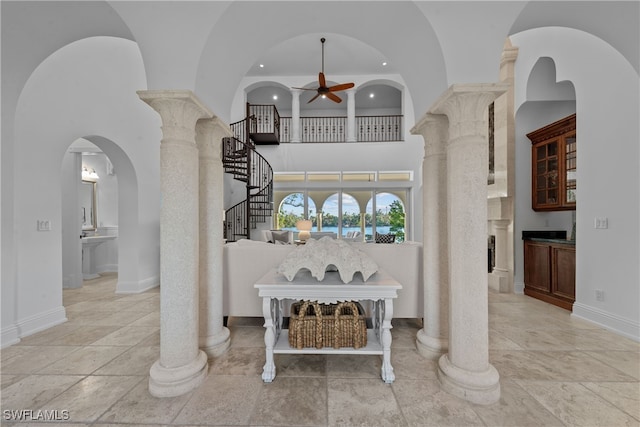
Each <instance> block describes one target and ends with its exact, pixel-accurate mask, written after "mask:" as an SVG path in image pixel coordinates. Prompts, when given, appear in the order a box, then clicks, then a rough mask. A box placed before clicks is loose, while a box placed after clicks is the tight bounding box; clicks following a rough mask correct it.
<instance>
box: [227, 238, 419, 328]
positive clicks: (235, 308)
mask: <svg viewBox="0 0 640 427" xmlns="http://www.w3.org/2000/svg"><path fill="white" fill-rule="evenodd" d="M351 244H352V245H353V246H354V247H356V248H358V249H359V250H361V251H362V252H364V253H366V254H367V255H369V256H370V257H371V258H372V259H373V260H374V261H375V262H376V263H377V264H378V267H379V268H381V269H383V270H385V271H387V272H388V273H389V274H391V276H393V277H394V278H395V279H396V280H398V282H400V284H401V285H402V289H401V290H400V291H399V292H398V298H397V299H396V300H395V301H394V305H393V317H394V318H422V316H423V306H424V303H423V286H422V281H423V278H422V277H423V275H422V244H421V243H417V242H404V243H401V244H376V243H356V242H353V243H351ZM295 248H296V246H295V245H274V244H271V243H265V242H259V241H253V240H240V241H238V242H233V243H227V244H226V245H225V246H224V304H223V305H224V315H225V316H239V317H262V301H261V299H260V298H259V297H258V291H257V289H255V288H254V287H253V285H254V284H255V283H256V281H257V280H258V279H260V277H262V276H263V275H264V274H265V273H267V272H268V271H269V270H270V269H272V268H277V267H278V266H279V265H280V263H281V262H282V261H283V260H284V258H285V257H286V256H287V255H288V254H289V253H290V252H291V251H293V250H295Z"/></svg>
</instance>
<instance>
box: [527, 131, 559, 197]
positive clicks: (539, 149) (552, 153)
mask: <svg viewBox="0 0 640 427" xmlns="http://www.w3.org/2000/svg"><path fill="white" fill-rule="evenodd" d="M559 145H560V140H559V139H554V140H552V141H549V142H546V143H543V144H537V145H534V146H533V153H532V156H533V183H532V184H533V189H532V196H533V208H534V209H553V208H556V207H558V206H559V205H560V191H559V190H560V188H559V187H560V176H559V166H560V158H559V157H560V156H559V148H560V147H559Z"/></svg>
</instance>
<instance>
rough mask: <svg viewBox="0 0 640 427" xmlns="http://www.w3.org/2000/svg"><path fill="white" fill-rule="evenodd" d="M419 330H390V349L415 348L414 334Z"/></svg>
mask: <svg viewBox="0 0 640 427" xmlns="http://www.w3.org/2000/svg"><path fill="white" fill-rule="evenodd" d="M418 331H419V329H415V328H400V327H394V328H393V329H391V348H392V349H396V348H409V349H415V348H416V334H417V333H418Z"/></svg>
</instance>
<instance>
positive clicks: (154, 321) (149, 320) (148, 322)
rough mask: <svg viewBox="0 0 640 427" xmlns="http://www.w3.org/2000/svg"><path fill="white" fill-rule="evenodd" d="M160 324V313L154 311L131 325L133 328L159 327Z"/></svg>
mask: <svg viewBox="0 0 640 427" xmlns="http://www.w3.org/2000/svg"><path fill="white" fill-rule="evenodd" d="M159 324H160V312H159V311H154V312H151V313H148V314H145V315H144V316H142V317H141V318H139V319H138V320H136V321H134V322H132V323H131V326H158V325H159Z"/></svg>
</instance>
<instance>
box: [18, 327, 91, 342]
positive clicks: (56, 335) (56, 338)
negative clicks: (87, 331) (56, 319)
mask: <svg viewBox="0 0 640 427" xmlns="http://www.w3.org/2000/svg"><path fill="white" fill-rule="evenodd" d="M80 328H81V325H79V324H77V323H71V322H65V323H63V324H61V325H57V326H54V327H53V328H50V329H47V330H46V331H42V332H38V333H37V334H33V335H30V336H28V337H25V338H23V339H21V340H20V343H18V345H19V346H22V345H27V346H33V345H47V344H53V345H67V344H61V343H60V342H61V341H62V340H63V339H64V337H65V336H67V335H69V334H71V333H73V332H76V331H78V330H79V329H80ZM71 345H74V344H71Z"/></svg>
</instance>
